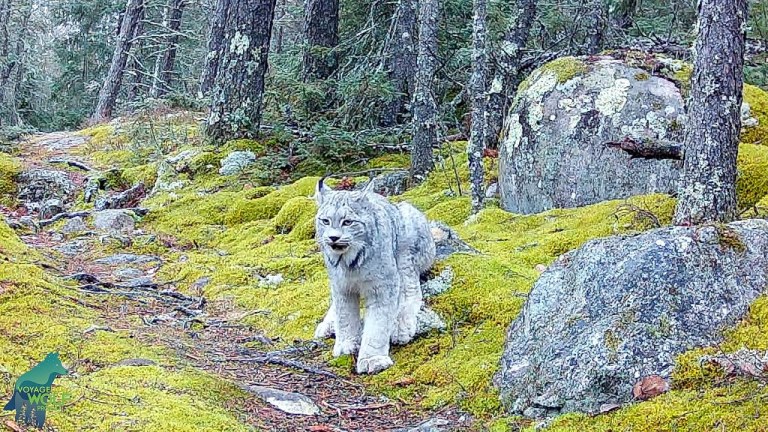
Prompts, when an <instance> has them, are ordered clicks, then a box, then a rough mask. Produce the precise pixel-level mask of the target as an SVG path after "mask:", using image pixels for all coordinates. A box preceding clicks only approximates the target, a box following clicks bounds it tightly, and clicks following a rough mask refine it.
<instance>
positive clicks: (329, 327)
mask: <svg viewBox="0 0 768 432" xmlns="http://www.w3.org/2000/svg"><path fill="white" fill-rule="evenodd" d="M334 333H335V329H334V328H333V321H323V322H321V323H320V324H318V325H317V328H316V329H315V339H328V338H329V337H331V336H333V335H334Z"/></svg>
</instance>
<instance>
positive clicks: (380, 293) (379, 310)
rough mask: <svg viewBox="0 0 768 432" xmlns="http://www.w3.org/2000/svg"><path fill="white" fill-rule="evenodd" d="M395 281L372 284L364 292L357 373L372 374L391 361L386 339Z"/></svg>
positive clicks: (394, 306) (391, 319) (392, 316)
mask: <svg viewBox="0 0 768 432" xmlns="http://www.w3.org/2000/svg"><path fill="white" fill-rule="evenodd" d="M396 283H397V282H396ZM396 283H395V284H393V285H392V286H385V287H381V288H374V289H373V290H371V291H370V292H369V293H367V294H368V296H367V297H366V299H365V324H364V326H363V340H362V343H361V345H360V355H359V356H358V359H357V373H361V374H363V373H368V374H375V373H378V372H381V371H383V370H384V369H387V368H388V367H390V366H392V364H393V363H392V359H391V358H390V357H389V339H390V337H391V335H392V331H393V330H394V322H395V318H396V317H397V303H398V301H397V295H398V294H397V285H396Z"/></svg>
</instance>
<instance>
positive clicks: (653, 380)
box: [632, 375, 669, 400]
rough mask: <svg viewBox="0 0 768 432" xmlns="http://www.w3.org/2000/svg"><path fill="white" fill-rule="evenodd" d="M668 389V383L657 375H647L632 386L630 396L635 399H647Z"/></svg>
mask: <svg viewBox="0 0 768 432" xmlns="http://www.w3.org/2000/svg"><path fill="white" fill-rule="evenodd" d="M667 391H669V383H668V382H667V380H665V379H664V378H662V377H660V376H658V375H649V376H647V377H644V378H643V379H641V380H640V381H638V382H637V383H636V384H635V385H634V387H632V396H634V397H635V399H637V400H648V399H652V398H655V397H656V396H658V395H660V394H662V393H666V392H667Z"/></svg>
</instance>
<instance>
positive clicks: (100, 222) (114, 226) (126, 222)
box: [93, 210, 136, 234]
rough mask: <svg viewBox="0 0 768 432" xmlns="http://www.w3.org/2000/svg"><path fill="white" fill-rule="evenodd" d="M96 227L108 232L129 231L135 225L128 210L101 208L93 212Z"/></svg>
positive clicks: (131, 230)
mask: <svg viewBox="0 0 768 432" xmlns="http://www.w3.org/2000/svg"><path fill="white" fill-rule="evenodd" d="M93 225H94V226H95V227H96V229H98V230H101V231H104V232H108V233H126V234H128V233H131V232H133V229H134V228H135V227H136V221H134V220H133V216H131V213H130V212H127V211H125V210H102V211H99V212H94V213H93Z"/></svg>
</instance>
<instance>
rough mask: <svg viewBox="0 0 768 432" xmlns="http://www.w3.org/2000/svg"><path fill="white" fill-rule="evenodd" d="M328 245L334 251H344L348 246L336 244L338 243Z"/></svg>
mask: <svg viewBox="0 0 768 432" xmlns="http://www.w3.org/2000/svg"><path fill="white" fill-rule="evenodd" d="M330 246H331V249H333V250H334V252H344V251H345V250H347V248H348V247H349V245H345V244H338V243H333V244H331V245H330Z"/></svg>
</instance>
